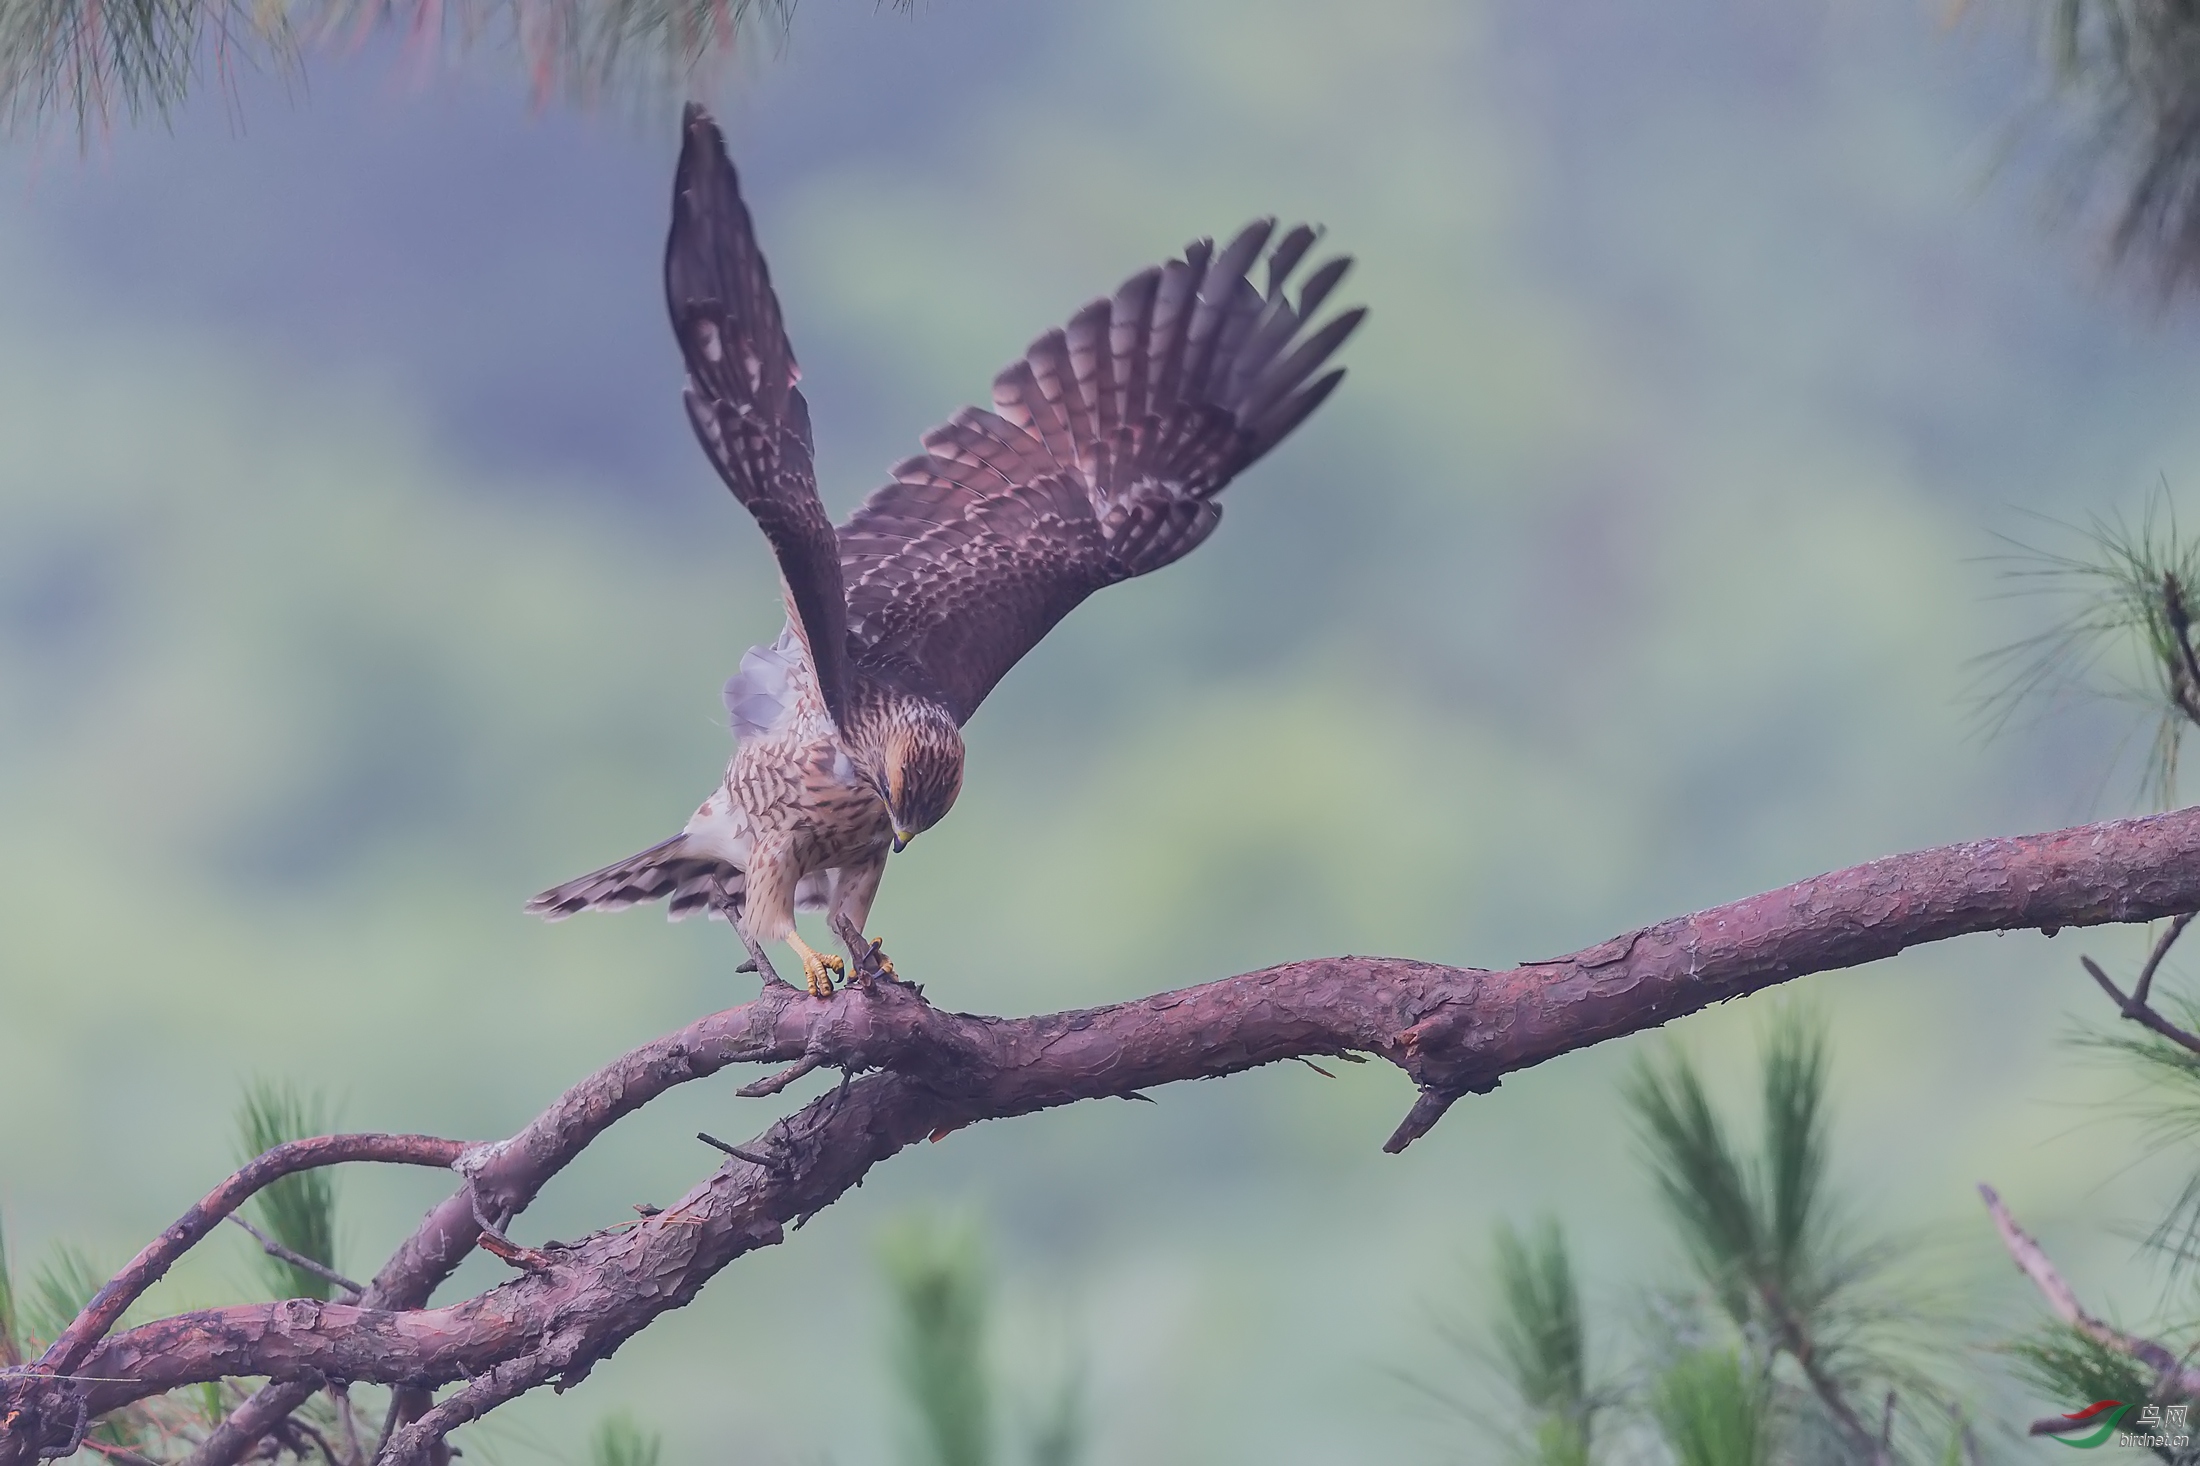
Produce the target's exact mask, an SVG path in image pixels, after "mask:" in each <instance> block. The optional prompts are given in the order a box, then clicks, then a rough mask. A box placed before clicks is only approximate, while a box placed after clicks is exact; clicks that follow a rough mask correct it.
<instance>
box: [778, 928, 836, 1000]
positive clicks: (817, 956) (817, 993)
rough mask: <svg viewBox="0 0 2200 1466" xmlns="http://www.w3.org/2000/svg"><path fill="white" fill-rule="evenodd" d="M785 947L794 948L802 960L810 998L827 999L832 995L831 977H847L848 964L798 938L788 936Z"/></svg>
mask: <svg viewBox="0 0 2200 1466" xmlns="http://www.w3.org/2000/svg"><path fill="white" fill-rule="evenodd" d="M787 945H788V946H790V947H792V948H794V950H795V955H796V956H798V957H800V958H801V959H802V975H803V976H804V977H806V978H808V979H809V984H810V996H811V997H813V998H829V997H831V996H832V995H833V977H834V975H835V974H839V975H841V976H843V977H845V976H846V975H847V972H848V964H847V963H845V962H843V961H842V960H841V959H840V958H838V957H828V956H826V955H825V954H824V953H823V952H820V951H818V950H817V949H816V948H815V947H813V946H811V945H810V944H809V943H808V942H805V941H803V940H802V939H801V938H800V937H798V936H793V935H791V934H790V935H789V936H788V938H787Z"/></svg>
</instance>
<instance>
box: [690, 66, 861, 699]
mask: <svg viewBox="0 0 2200 1466" xmlns="http://www.w3.org/2000/svg"><path fill="white" fill-rule="evenodd" d="M665 303H666V304H667V306H669V307H670V309H671V312H672V329H673V334H674V335H676V336H677V337H679V340H680V353H681V355H682V356H683V357H685V358H686V360H687V371H688V385H687V409H688V418H689V420H690V421H691V422H693V423H694V425H695V436H696V437H697V438H699V439H700V440H701V441H702V444H703V451H704V452H706V453H708V454H709V455H710V461H711V462H712V464H714V465H715V466H716V467H717V469H718V476H719V477H720V478H723V479H724V480H725V481H726V487H727V488H729V489H731V490H733V496H734V497H735V498H736V499H739V500H740V501H741V503H742V505H743V507H745V508H746V509H747V510H748V511H749V513H750V514H752V515H754V516H755V518H756V523H757V526H758V527H759V528H760V529H762V530H763V531H764V537H765V538H766V539H767V540H769V541H770V542H771V547H772V553H773V554H774V555H775V556H777V557H778V560H779V570H780V574H781V576H782V577H783V578H784V579H785V581H786V585H787V598H788V601H789V602H790V609H791V611H792V612H793V615H792V618H791V619H792V620H793V622H794V625H795V627H796V629H797V630H798V631H799V632H800V633H801V635H802V639H803V641H804V643H805V644H806V645H807V646H808V648H809V651H810V662H811V665H812V666H813V667H815V668H816V669H817V681H818V688H819V690H820V692H821V693H822V694H823V695H824V698H825V706H826V708H827V709H828V710H829V711H830V712H831V713H832V715H833V721H834V722H835V723H836V724H839V725H840V726H842V727H845V726H846V724H847V719H846V713H847V707H848V677H849V664H848V658H847V641H848V610H847V602H846V598H845V596H844V594H843V592H842V589H841V577H840V559H839V554H838V549H837V543H836V540H835V538H834V534H833V522H832V519H831V517H830V516H829V515H827V514H826V512H825V506H824V504H823V503H821V502H820V501H819V499H818V497H817V474H816V470H815V468H814V467H813V465H812V460H811V449H810V409H809V405H808V404H807V403H806V402H804V401H803V400H802V393H801V392H800V391H798V390H797V389H796V387H795V381H796V379H797V378H798V377H800V375H801V373H800V371H799V370H798V369H797V367H796V366H795V360H794V348H793V347H792V346H791V345H790V344H789V343H788V340H787V331H786V327H785V325H784V324H783V323H782V321H781V319H780V314H779V299H778V297H777V296H776V295H774V294H773V293H772V284H771V275H770V273H769V272H768V271H767V270H766V268H765V266H764V255H763V251H762V250H760V249H758V248H757V244H756V234H755V230H754V229H753V227H752V226H751V225H750V222H749V211H748V209H747V208H746V207H744V206H743V204H742V202H741V189H740V181H739V179H737V178H736V177H735V175H734V171H733V164H732V162H731V161H730V160H729V159H728V158H727V157H726V143H725V138H724V137H723V136H722V135H721V134H720V133H719V131H718V125H717V124H716V123H715V122H713V121H711V119H710V117H709V115H708V114H706V113H705V112H704V111H703V110H702V109H701V108H700V107H695V106H692V105H691V106H690V107H689V108H688V109H687V116H686V138H685V141H684V142H683V143H682V145H681V148H680V169H679V174H678V181H677V183H676V185H675V187H674V190H673V198H672V235H671V238H670V239H669V240H667V242H666V244H665Z"/></svg>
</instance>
